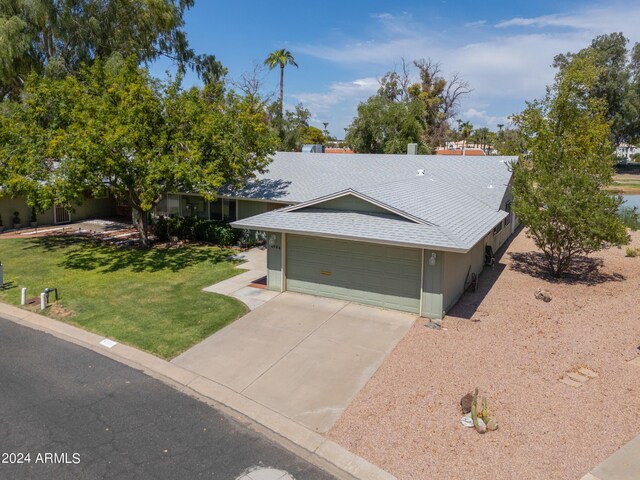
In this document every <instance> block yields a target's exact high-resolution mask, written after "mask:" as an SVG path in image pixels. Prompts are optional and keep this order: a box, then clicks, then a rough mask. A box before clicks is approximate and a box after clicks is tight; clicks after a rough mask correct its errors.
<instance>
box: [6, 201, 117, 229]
mask: <svg viewBox="0 0 640 480" xmlns="http://www.w3.org/2000/svg"><path fill="white" fill-rule="evenodd" d="M70 210H71V221H76V220H84V219H87V218H96V217H112V216H115V214H116V206H115V200H114V199H113V197H111V196H110V197H108V198H88V199H86V200H85V201H84V202H83V203H82V204H81V205H74V206H73V207H72V208H71V209H70ZM16 211H17V212H19V213H20V221H21V222H22V226H23V227H28V226H29V222H30V221H31V207H29V206H28V205H27V202H26V199H25V198H24V197H16V198H11V197H0V215H1V216H2V223H3V224H4V227H5V229H8V228H13V225H12V223H13V212H16ZM36 217H37V219H38V225H41V226H42V225H53V221H54V219H53V209H52V208H50V209H48V210H45V211H44V212H36Z"/></svg>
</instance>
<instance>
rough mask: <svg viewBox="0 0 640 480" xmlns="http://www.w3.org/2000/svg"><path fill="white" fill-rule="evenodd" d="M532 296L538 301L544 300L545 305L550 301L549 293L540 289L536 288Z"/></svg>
mask: <svg viewBox="0 0 640 480" xmlns="http://www.w3.org/2000/svg"><path fill="white" fill-rule="evenodd" d="M534 296H535V297H536V298H537V299H538V300H544V301H545V302H546V303H549V302H550V301H551V298H552V297H551V292H549V291H547V290H543V289H541V288H538V289H537V290H536V293H535V294H534Z"/></svg>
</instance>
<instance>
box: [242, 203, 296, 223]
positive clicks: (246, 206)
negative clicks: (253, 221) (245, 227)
mask: <svg viewBox="0 0 640 480" xmlns="http://www.w3.org/2000/svg"><path fill="white" fill-rule="evenodd" d="M284 206H285V205H283V204H281V203H272V202H256V201H250V200H238V220H242V219H243V218H249V217H253V216H255V215H260V214H261V213H266V212H270V211H271V210H276V209H278V208H282V207H284Z"/></svg>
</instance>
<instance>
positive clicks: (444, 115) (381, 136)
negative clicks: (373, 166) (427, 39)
mask: <svg viewBox="0 0 640 480" xmlns="http://www.w3.org/2000/svg"><path fill="white" fill-rule="evenodd" d="M413 65H414V67H415V68H417V70H418V74H419V80H420V81H419V82H415V83H411V81H410V76H411V72H410V69H409V67H408V66H407V64H406V63H405V62H404V60H403V62H402V72H401V73H397V72H396V71H391V72H388V73H387V74H385V75H384V76H383V77H382V78H381V79H380V88H379V89H378V92H377V93H376V95H374V96H372V97H370V98H369V99H368V100H367V101H366V102H362V103H360V105H359V106H358V116H357V117H356V118H355V119H354V121H353V123H352V124H351V126H350V127H349V131H348V132H347V137H346V138H347V142H348V143H349V145H350V146H351V147H352V148H354V149H355V150H356V151H358V152H361V153H383V152H384V153H403V152H406V148H407V143H418V145H419V151H420V152H421V153H429V152H433V151H434V150H435V148H437V147H438V146H440V145H443V144H445V143H446V140H447V135H448V133H449V132H450V121H451V119H452V118H453V117H454V116H455V113H456V109H457V107H458V105H459V102H460V99H461V97H462V96H463V95H465V94H466V93H469V92H470V91H471V90H470V89H469V86H468V84H467V83H466V82H464V81H463V80H462V79H461V78H460V77H459V76H457V75H454V76H453V77H451V78H450V79H449V81H447V80H445V79H444V78H443V77H442V75H441V73H440V66H439V65H438V64H437V63H434V62H432V61H430V60H419V61H414V62H413Z"/></svg>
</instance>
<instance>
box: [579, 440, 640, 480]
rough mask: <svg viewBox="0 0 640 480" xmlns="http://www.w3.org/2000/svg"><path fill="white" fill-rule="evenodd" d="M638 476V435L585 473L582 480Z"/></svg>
mask: <svg viewBox="0 0 640 480" xmlns="http://www.w3.org/2000/svg"><path fill="white" fill-rule="evenodd" d="M639 478H640V435H638V436H637V437H636V438H634V439H633V440H631V441H630V442H629V443H627V444H626V445H624V446H623V447H622V448H621V449H620V450H618V451H617V452H616V453H614V454H613V455H611V456H610V457H609V458H607V459H606V460H605V461H604V462H602V463H601V464H600V465H598V466H597V467H596V468H594V469H593V470H591V473H587V474H586V475H585V476H584V477H582V480H638V479H639Z"/></svg>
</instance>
